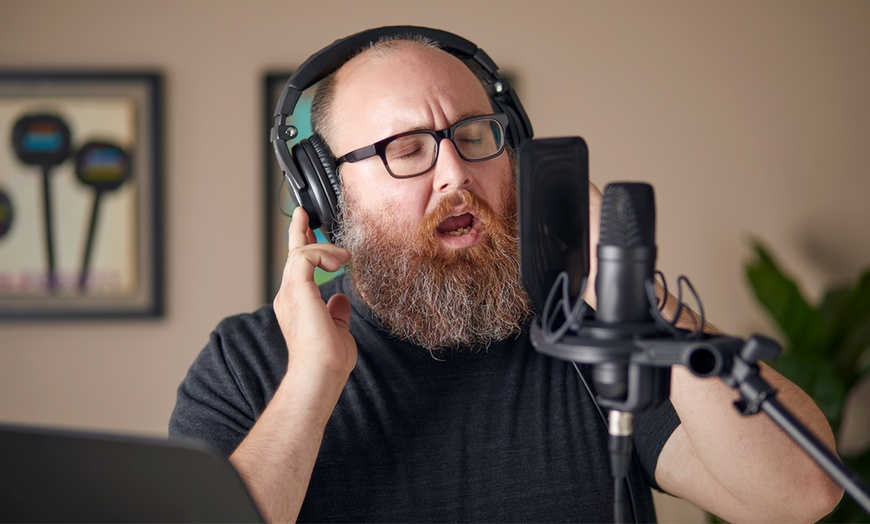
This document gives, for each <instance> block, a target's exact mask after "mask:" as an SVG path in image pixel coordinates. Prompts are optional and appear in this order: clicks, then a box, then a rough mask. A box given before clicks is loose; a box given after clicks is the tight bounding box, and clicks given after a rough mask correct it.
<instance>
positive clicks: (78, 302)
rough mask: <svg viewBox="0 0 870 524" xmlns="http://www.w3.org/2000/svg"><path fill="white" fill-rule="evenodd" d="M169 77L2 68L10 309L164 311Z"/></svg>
mask: <svg viewBox="0 0 870 524" xmlns="http://www.w3.org/2000/svg"><path fill="white" fill-rule="evenodd" d="M162 140H163V78H162V74H161V73H158V72H155V71H121V72H118V71H108V72H103V71H0V320H21V319H81V318H119V317H125V318H126V317H129V318H135V317H158V316H161V315H162V314H163V312H164V296H163V294H164V291H163V279H164V275H163V258H164V256H163V249H164V245H163V201H162V183H163V181H162V176H163V144H162Z"/></svg>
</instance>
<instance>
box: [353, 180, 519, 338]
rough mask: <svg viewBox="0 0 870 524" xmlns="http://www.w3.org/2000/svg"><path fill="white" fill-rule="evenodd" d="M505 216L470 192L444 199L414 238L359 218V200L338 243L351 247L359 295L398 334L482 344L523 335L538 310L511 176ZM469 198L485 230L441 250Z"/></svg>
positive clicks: (376, 219) (479, 225)
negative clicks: (524, 277)
mask: <svg viewBox="0 0 870 524" xmlns="http://www.w3.org/2000/svg"><path fill="white" fill-rule="evenodd" d="M505 178H506V179H507V180H506V183H505V187H504V188H503V189H504V191H503V194H505V195H506V197H505V201H504V202H502V206H501V209H503V210H504V212H503V213H502V214H501V216H499V215H498V214H497V213H496V212H495V211H494V210H493V209H492V207H491V206H490V205H489V204H487V202H485V201H484V200H483V199H482V198H480V197H478V196H477V195H476V194H474V193H471V192H469V191H465V190H463V191H459V192H457V193H454V194H452V195H450V196H448V197H445V198H444V199H443V200H442V201H441V202H439V204H438V206H437V207H436V208H435V209H434V210H433V211H431V212H430V213H429V214H428V215H427V216H426V217H425V218H424V220H423V223H422V224H421V225H420V228H419V229H418V231H417V233H416V235H415V236H413V237H412V238H410V239H409V238H408V236H407V235H403V234H402V233H401V232H397V231H395V229H393V228H391V227H390V225H389V224H388V223H386V222H385V221H384V220H383V219H382V218H381V217H383V216H389V215H388V214H387V213H381V214H380V215H377V216H358V215H361V213H358V212H357V210H356V206H354V202H353V201H352V200H350V201H347V200H348V199H344V200H345V201H344V202H342V209H344V210H347V211H346V212H345V214H344V216H343V217H342V219H341V220H340V224H341V228H340V231H339V234H338V242H340V243H341V244H342V245H344V247H346V248H347V249H348V250H349V251H350V253H351V259H350V262H349V263H348V264H347V267H346V270H347V272H348V274H349V275H350V276H351V278H352V282H353V285H354V288H355V291H356V292H357V295H358V296H359V297H360V298H361V299H362V300H363V301H364V302H365V303H366V304H368V306H369V307H370V308H371V309H372V312H373V313H374V315H375V316H376V317H377V318H378V319H379V320H380V322H381V323H382V324H383V325H384V326H385V327H386V328H387V329H389V330H390V331H391V332H392V333H393V334H394V335H395V336H397V337H399V338H402V339H404V340H407V341H409V342H412V343H414V344H416V345H419V346H422V347H424V348H426V349H428V350H430V351H437V350H443V349H460V348H480V347H484V346H486V345H488V344H489V343H491V342H493V341H496V340H502V339H505V338H507V337H509V336H516V335H518V334H519V333H520V332H521V330H522V327H523V325H524V323H525V321H526V320H527V319H528V317H529V315H530V313H531V308H530V305H529V301H528V297H527V295H526V293H525V290H524V289H523V288H522V285H521V284H520V276H519V246H518V241H517V216H516V209H517V205H516V198H515V195H516V193H515V189H514V183H513V177H510V176H506V177H505ZM463 203H464V204H465V205H466V206H467V207H468V209H469V213H470V214H471V215H473V216H474V221H475V222H477V223H476V224H475V226H474V227H475V228H479V231H480V232H481V234H482V235H483V238H481V239H480V241H479V242H478V243H476V244H475V245H473V246H470V247H466V248H461V249H442V248H441V247H440V245H439V240H438V233H437V228H438V226H439V225H441V224H442V223H443V222H444V220H445V219H447V218H448V217H449V216H450V214H451V213H452V211H453V210H454V209H455V208H456V207H457V206H458V205H461V204H463Z"/></svg>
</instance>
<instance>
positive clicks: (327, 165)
mask: <svg viewBox="0 0 870 524" xmlns="http://www.w3.org/2000/svg"><path fill="white" fill-rule="evenodd" d="M308 141H309V142H310V143H311V147H313V148H314V152H315V153H316V154H317V158H319V159H320V167H322V168H323V172H324V173H326V179H327V181H328V182H329V184H328V185H325V186H326V187H325V189H326V191H327V193H329V189H332V195H331V196H332V198H331V199H330V201H331V202H333V203H334V204H333V211H334V212H333V215H334V216H336V217H337V216H338V213H337V212H338V197H339V195H341V178H339V176H338V168H337V166H336V165H335V160H334V159H333V158H332V153H331V152H330V151H329V147H327V145H326V142H324V141H323V139H322V138H320V135H317V134H314V135H311V137H310V138H309V139H308ZM327 196H330V195H327Z"/></svg>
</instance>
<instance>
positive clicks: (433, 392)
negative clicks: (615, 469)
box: [169, 277, 679, 522]
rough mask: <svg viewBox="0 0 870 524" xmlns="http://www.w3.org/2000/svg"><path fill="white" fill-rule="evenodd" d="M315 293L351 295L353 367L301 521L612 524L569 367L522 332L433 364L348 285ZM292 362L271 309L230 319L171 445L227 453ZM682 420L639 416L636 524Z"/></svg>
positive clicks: (594, 441)
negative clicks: (205, 446)
mask: <svg viewBox="0 0 870 524" xmlns="http://www.w3.org/2000/svg"><path fill="white" fill-rule="evenodd" d="M322 291H323V296H324V298H327V297H329V296H330V295H332V294H334V293H336V292H341V293H345V294H347V295H348V296H350V297H351V301H352V304H353V317H352V320H351V332H352V333H353V335H354V337H355V339H356V341H357V346H358V349H359V359H358V362H357V366H356V368H355V369H354V371H353V372H352V373H351V375H350V379H349V380H348V382H347V385H346V386H345V389H344V392H343V393H342V396H341V398H340V400H339V402H338V405H337V406H336V408H335V411H334V412H333V414H332V418H331V419H330V421H329V423H328V424H327V427H326V432H325V435H324V439H323V444H322V446H321V449H320V454H319V456H318V459H317V462H316V464H315V467H314V473H313V475H312V478H311V483H310V485H309V488H308V493H307V496H306V498H305V502H304V504H303V507H302V510H301V513H300V516H299V520H300V521H319V522H327V521H341V522H372V521H381V522H423V521H438V522H460V521H463V522H467V521H472V522H531V521H533V522H545V521H546V522H557V521H563V522H566V521H570V522H606V521H611V522H612V521H613V513H612V512H613V509H612V507H613V493H612V490H613V486H612V480H611V477H610V469H609V455H608V452H607V430H606V426H605V424H604V422H603V420H602V418H601V416H600V414H599V413H598V411H597V409H596V407H595V405H594V403H593V401H592V399H591V397H590V395H589V393H587V392H586V390H585V389H584V387H583V384H582V382H581V381H580V378H579V376H578V374H577V372H576V370H575V369H574V366H573V365H572V364H571V363H570V362H564V361H561V360H557V359H553V358H551V357H548V356H545V355H541V354H539V353H538V352H536V351H535V349H534V347H533V346H532V345H531V342H530V341H529V337H528V335H527V334H525V333H524V334H523V335H522V336H520V337H519V338H517V339H510V340H505V341H500V342H495V343H493V344H492V345H490V346H489V347H488V348H486V349H485V350H478V351H468V350H466V351H464V352H458V353H457V354H454V355H452V356H447V357H445V358H444V359H443V360H436V359H434V358H433V357H431V356H430V355H429V353H428V352H426V351H425V350H423V349H421V348H419V347H415V346H411V345H409V344H407V343H404V342H402V341H400V340H397V339H396V338H394V337H392V336H391V335H390V334H389V333H388V332H386V331H385V330H384V329H383V328H382V327H381V326H380V325H379V324H378V322H377V321H376V320H375V319H374V318H373V317H372V315H371V312H370V311H369V310H368V309H367V308H366V307H365V306H364V305H363V304H361V303H360V302H359V301H358V300H356V299H355V298H354V297H353V294H352V292H351V291H350V285H349V282H348V281H347V280H346V278H342V277H339V278H338V279H336V280H335V281H333V282H331V283H329V284H327V285H325V286H324V287H323V288H322ZM286 368H287V350H286V345H285V343H284V339H283V336H282V335H281V331H280V328H279V327H278V324H277V321H276V319H275V315H274V312H273V311H272V308H271V307H268V306H267V307H263V308H261V309H260V310H258V311H256V312H254V313H252V314H246V315H238V316H234V317H230V318H227V319H225V320H224V321H222V322H221V323H220V324H219V325H218V327H217V328H216V329H215V331H214V332H213V333H212V335H211V339H210V341H209V343H208V345H207V346H206V347H205V348H204V349H203V351H202V352H201V354H200V355H199V356H198V357H197V359H196V361H195V362H194V364H193V366H192V367H191V369H190V371H189V373H188V375H187V377H186V378H185V379H184V381H183V383H182V384H181V386H180V387H179V389H178V402H177V404H176V406H175V410H174V412H173V414H172V418H171V420H170V425H169V433H170V437H171V438H195V439H200V440H205V441H207V442H210V443H211V444H212V445H214V446H216V447H217V448H218V449H220V450H221V451H223V452H224V453H226V454H227V455H229V454H230V453H232V452H233V450H234V449H235V448H236V446H238V444H239V443H240V442H241V440H242V439H243V438H244V437H245V435H246V434H247V432H248V431H249V430H250V429H251V427H252V426H253V424H254V422H255V420H256V419H257V417H258V416H259V414H260V413H262V411H263V410H264V409H265V407H266V404H267V403H268V401H269V399H270V398H271V397H272V395H273V394H274V392H275V389H276V388H277V387H278V384H279V383H280V381H281V378H282V377H283V375H284V372H285V370H286ZM678 424H679V419H678V417H677V415H676V413H675V412H674V410H673V407H672V406H671V405H670V403H669V402H667V403H665V404H664V405H662V406H661V407H659V408H658V409H656V410H654V411H650V412H645V413H641V414H638V415H637V416H636V417H635V448H636V458H637V460H635V465H634V466H633V467H632V471H631V484H632V489H631V492H632V496H633V499H634V504H633V506H634V509H635V511H636V512H637V515H636V520H637V521H640V522H650V521H654V520H655V512H654V508H653V504H652V497H651V493H650V487H655V486H654V481H653V475H654V471H655V466H656V461H657V459H658V455H659V452H660V451H661V448H662V446H663V445H664V443H665V441H666V440H667V438H668V437H669V436H670V434H671V432H672V431H673V430H674V428H675V427H676V426H677V425H678ZM626 518H628V519H632V517H631V515H630V514H627V515H626ZM632 520H633V519H632Z"/></svg>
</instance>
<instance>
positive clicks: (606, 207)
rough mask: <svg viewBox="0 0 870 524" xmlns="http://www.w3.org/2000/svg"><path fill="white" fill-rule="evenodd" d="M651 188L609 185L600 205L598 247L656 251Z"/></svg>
mask: <svg viewBox="0 0 870 524" xmlns="http://www.w3.org/2000/svg"><path fill="white" fill-rule="evenodd" d="M655 222H656V203H655V196H654V194H653V188H652V186H651V185H649V184H644V183H640V182H621V183H615V184H608V185H607V186H606V187H605V188H604V197H603V199H602V202H601V236H600V239H599V242H600V243H601V244H607V245H616V246H623V247H638V246H651V247H655V243H656V241H655V234H656V223H655Z"/></svg>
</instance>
